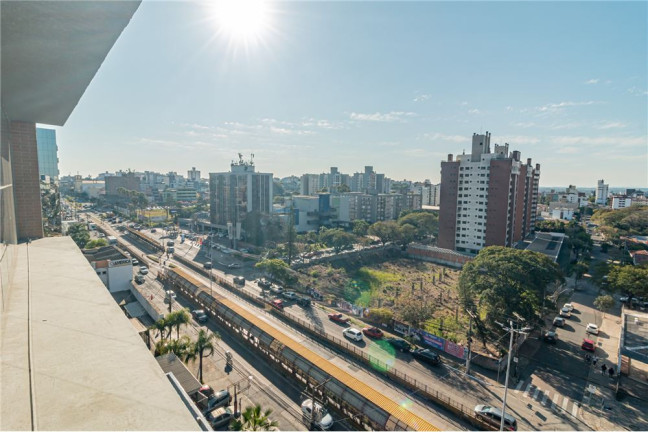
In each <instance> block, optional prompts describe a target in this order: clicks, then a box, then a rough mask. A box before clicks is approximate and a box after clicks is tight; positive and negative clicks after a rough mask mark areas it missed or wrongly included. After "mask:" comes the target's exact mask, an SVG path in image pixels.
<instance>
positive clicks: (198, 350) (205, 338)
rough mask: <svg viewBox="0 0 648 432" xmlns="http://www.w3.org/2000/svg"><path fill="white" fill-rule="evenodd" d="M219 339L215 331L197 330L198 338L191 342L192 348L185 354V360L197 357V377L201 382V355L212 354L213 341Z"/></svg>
mask: <svg viewBox="0 0 648 432" xmlns="http://www.w3.org/2000/svg"><path fill="white" fill-rule="evenodd" d="M217 339H220V335H219V334H218V333H216V332H213V333H208V332H207V331H205V330H204V329H200V331H199V332H198V339H196V342H194V343H193V347H192V348H193V349H192V350H190V352H189V354H188V355H187V360H192V359H195V358H196V357H198V362H199V363H198V379H199V380H200V382H201V383H204V381H203V357H209V356H210V355H212V354H214V349H215V346H214V342H216V340H217Z"/></svg>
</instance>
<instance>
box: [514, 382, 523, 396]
mask: <svg viewBox="0 0 648 432" xmlns="http://www.w3.org/2000/svg"><path fill="white" fill-rule="evenodd" d="M522 384H524V381H520V382H519V383H518V385H517V386H515V393H520V389H521V388H522Z"/></svg>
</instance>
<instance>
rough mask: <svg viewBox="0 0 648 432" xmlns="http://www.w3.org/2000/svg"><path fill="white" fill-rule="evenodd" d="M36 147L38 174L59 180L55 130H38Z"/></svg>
mask: <svg viewBox="0 0 648 432" xmlns="http://www.w3.org/2000/svg"><path fill="white" fill-rule="evenodd" d="M36 146H37V150H38V174H39V175H41V176H48V177H50V179H53V180H58V178H59V168H58V163H59V159H58V146H57V145H56V131H55V130H54V129H43V128H36Z"/></svg>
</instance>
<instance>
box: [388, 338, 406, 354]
mask: <svg viewBox="0 0 648 432" xmlns="http://www.w3.org/2000/svg"><path fill="white" fill-rule="evenodd" d="M385 340H386V341H387V342H388V343H389V344H390V345H391V346H393V347H394V348H396V349H397V350H399V351H400V352H411V351H412V345H410V343H409V342H407V341H406V340H403V339H399V338H387V339H385Z"/></svg>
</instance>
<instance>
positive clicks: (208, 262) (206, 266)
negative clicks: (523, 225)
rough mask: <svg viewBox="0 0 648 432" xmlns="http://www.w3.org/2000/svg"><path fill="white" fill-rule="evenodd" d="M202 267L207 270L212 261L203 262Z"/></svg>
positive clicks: (210, 266)
mask: <svg viewBox="0 0 648 432" xmlns="http://www.w3.org/2000/svg"><path fill="white" fill-rule="evenodd" d="M203 268H206V269H207V270H209V269H211V268H212V262H211V261H207V262H206V263H204V264H203Z"/></svg>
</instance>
